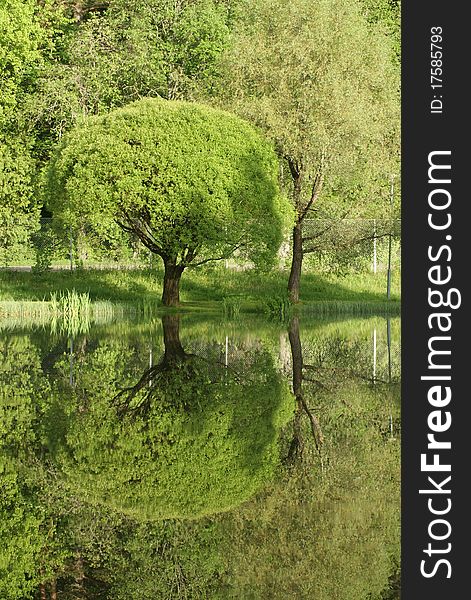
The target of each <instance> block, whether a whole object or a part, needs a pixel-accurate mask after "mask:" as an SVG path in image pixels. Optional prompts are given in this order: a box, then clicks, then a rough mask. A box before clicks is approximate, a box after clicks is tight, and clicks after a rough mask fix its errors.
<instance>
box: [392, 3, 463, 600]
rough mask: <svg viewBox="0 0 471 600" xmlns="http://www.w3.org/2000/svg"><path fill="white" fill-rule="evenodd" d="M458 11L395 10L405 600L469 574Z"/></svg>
mask: <svg viewBox="0 0 471 600" xmlns="http://www.w3.org/2000/svg"><path fill="white" fill-rule="evenodd" d="M465 7H466V4H465V3H457V2H455V3H453V2H437V1H435V0H431V1H429V2H417V1H414V0H406V1H405V2H404V3H403V6H402V19H403V20H402V52H403V54H402V74H403V78H402V105H403V113H402V128H403V130H402V143H403V156H402V161H403V162H402V207H403V211H402V215H403V216H402V218H403V254H402V269H403V270H402V288H403V289H402V302H403V304H402V306H403V313H402V342H403V345H402V347H403V361H402V368H403V372H402V381H403V389H402V406H403V412H402V419H403V447H402V474H403V487H402V596H401V597H402V598H403V600H422V599H427V600H435V599H444V598H446V599H447V600H449V599H455V598H456V599H458V598H460V599H461V598H463V597H465V596H466V594H467V593H466V589H467V588H468V585H469V584H468V579H469V578H471V565H470V564H469V558H468V556H469V542H468V537H469V536H470V527H469V523H470V517H469V514H470V512H471V500H470V496H469V495H468V494H469V492H468V491H467V488H468V483H469V482H470V468H469V461H470V459H471V429H470V427H469V423H470V420H469V405H470V403H471V398H470V394H469V391H468V389H467V385H466V384H467V382H466V381H465V379H466V374H467V373H471V349H470V346H471V344H470V342H469V339H470V329H471V328H470V326H469V318H470V315H469V314H468V313H467V311H468V306H469V303H468V295H467V293H468V291H467V289H466V290H465V285H466V283H467V278H469V276H470V273H471V228H470V225H469V222H468V219H467V215H468V214H469V210H468V208H469V206H470V204H471V202H470V200H471V199H470V193H469V190H468V189H467V187H468V186H465V179H466V178H469V177H470V176H471V165H470V164H469V162H470V158H469V157H470V154H471V153H470V150H469V149H468V147H467V146H468V145H469V143H468V139H469V136H470V127H469V116H468V113H469V110H470V109H469V100H467V99H466V96H467V92H466V91H465V90H466V89H467V87H468V86H467V79H468V77H469V72H470V69H469V58H470V54H471V53H470V50H469V45H468V44H469V40H470V39H471V35H470V30H469V21H468V20H467V19H466V18H465V16H464V8H465ZM465 105H466V106H465ZM467 163H468V164H467ZM463 594H464V595H463Z"/></svg>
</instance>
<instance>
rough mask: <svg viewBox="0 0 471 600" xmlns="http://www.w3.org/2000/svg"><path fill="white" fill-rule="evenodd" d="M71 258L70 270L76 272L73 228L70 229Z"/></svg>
mask: <svg viewBox="0 0 471 600" xmlns="http://www.w3.org/2000/svg"><path fill="white" fill-rule="evenodd" d="M69 245H70V248H69V258H70V270H71V271H73V270H74V240H73V237H72V227H70V228H69Z"/></svg>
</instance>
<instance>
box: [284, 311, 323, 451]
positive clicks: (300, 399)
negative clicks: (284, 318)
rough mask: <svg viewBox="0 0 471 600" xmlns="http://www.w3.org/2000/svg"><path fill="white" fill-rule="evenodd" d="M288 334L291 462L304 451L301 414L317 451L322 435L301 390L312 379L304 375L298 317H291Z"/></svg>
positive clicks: (304, 368) (317, 421)
mask: <svg viewBox="0 0 471 600" xmlns="http://www.w3.org/2000/svg"><path fill="white" fill-rule="evenodd" d="M288 336H289V343H290V347H291V357H292V371H293V393H294V396H295V399H296V404H297V409H296V413H295V416H294V419H293V438H292V440H291V444H290V447H289V450H288V462H293V460H295V459H297V458H300V457H302V454H303V451H304V440H303V433H302V424H301V420H302V417H303V415H306V416H307V417H308V419H309V423H310V427H311V432H312V437H313V439H314V443H315V446H316V449H317V450H318V451H320V449H321V446H322V444H323V441H324V436H323V434H322V429H321V427H320V424H319V420H318V419H317V417H316V416H315V414H314V412H313V411H312V410H311V409H310V408H309V406H308V402H307V400H306V396H305V394H304V392H303V382H304V381H306V380H307V381H311V382H313V381H314V380H313V379H309V378H308V377H306V375H305V370H306V369H307V368H309V366H310V365H305V364H304V362H303V351H302V346H301V338H300V335H299V317H297V316H294V317H293V318H292V319H291V321H290V324H289V330H288ZM316 383H317V382H316ZM319 385H320V384H319Z"/></svg>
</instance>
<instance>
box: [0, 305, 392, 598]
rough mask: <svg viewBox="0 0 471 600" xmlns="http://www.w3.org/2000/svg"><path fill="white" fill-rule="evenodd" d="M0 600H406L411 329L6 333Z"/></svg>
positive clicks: (108, 328) (385, 323)
mask: <svg viewBox="0 0 471 600" xmlns="http://www.w3.org/2000/svg"><path fill="white" fill-rule="evenodd" d="M0 389H1V391H0V434H1V437H0V444H1V453H0V482H1V488H2V499H1V504H0V598H1V599H5V600H16V599H21V600H23V599H30V598H41V599H42V598H59V599H85V598H92V599H110V600H124V599H127V600H129V599H132V600H134V599H136V600H154V599H156V600H158V599H164V600H165V599H173V598H175V599H177V598H178V599H180V598H188V599H199V598H208V599H213V598H214V599H217V598H221V599H230V598H237V599H253V600H270V599H272V598H274V599H278V598H280V599H292V598H293V599H297V598H299V599H304V598H305V599H309V600H310V599H316V600H324V599H325V600H365V599H366V598H368V599H371V600H386V599H393V598H398V597H399V596H398V591H397V588H398V581H399V566H398V565H399V560H400V556H399V553H400V536H399V534H400V321H399V319H397V318H394V319H383V318H369V319H351V320H341V321H332V320H331V321H329V320H317V321H316V320H313V319H308V318H304V317H299V318H298V317H292V318H291V321H290V322H286V323H276V322H270V321H265V320H262V319H245V318H244V319H242V318H241V319H239V320H227V319H226V320H222V319H221V318H215V317H205V316H201V315H199V316H197V317H195V316H188V315H185V316H179V315H167V316H164V317H162V318H161V319H160V318H159V319H153V320H151V321H145V322H137V321H126V320H124V321H120V322H110V323H102V324H100V325H97V324H95V325H93V326H90V325H87V327H85V328H83V331H82V332H80V333H77V332H75V333H74V335H72V333H67V332H66V331H62V332H61V331H60V328H57V327H54V328H52V329H51V328H48V327H36V328H34V327H29V328H22V327H21V326H19V325H17V326H15V325H14V324H10V325H9V328H8V329H4V330H0Z"/></svg>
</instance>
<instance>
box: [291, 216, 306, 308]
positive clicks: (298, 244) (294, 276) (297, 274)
mask: <svg viewBox="0 0 471 600" xmlns="http://www.w3.org/2000/svg"><path fill="white" fill-rule="evenodd" d="M302 265H303V233H302V221H300V222H298V223H296V225H295V226H294V229H293V258H292V260H291V271H290V274H289V280H288V293H289V299H290V300H291V302H299V288H300V285H301V269H302Z"/></svg>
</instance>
